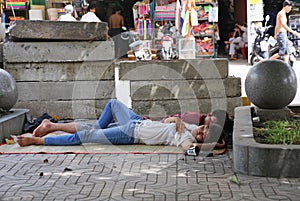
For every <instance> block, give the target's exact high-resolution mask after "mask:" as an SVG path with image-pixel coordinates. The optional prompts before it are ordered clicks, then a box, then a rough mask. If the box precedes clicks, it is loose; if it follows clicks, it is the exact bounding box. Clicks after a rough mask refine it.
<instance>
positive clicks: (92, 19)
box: [80, 1, 101, 22]
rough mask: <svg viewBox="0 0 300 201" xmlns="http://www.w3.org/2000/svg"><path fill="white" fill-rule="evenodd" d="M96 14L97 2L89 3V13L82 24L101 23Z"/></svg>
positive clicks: (82, 18) (82, 19)
mask: <svg viewBox="0 0 300 201" xmlns="http://www.w3.org/2000/svg"><path fill="white" fill-rule="evenodd" d="M95 13H96V2H94V1H93V2H91V3H89V6H88V12H87V13H86V14H84V15H83V16H82V17H81V19H80V21H81V22H101V20H100V19H99V18H98V17H97V15H96V14H95Z"/></svg>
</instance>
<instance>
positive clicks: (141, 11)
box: [133, 2, 152, 40]
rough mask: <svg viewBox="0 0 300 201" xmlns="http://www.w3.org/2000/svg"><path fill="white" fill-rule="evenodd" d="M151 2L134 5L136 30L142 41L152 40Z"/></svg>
mask: <svg viewBox="0 0 300 201" xmlns="http://www.w3.org/2000/svg"><path fill="white" fill-rule="evenodd" d="M150 13H151V9H150V4H149V2H136V3H135V4H134V5H133V16H134V22H135V23H134V24H135V29H136V31H137V32H138V33H139V36H140V39H141V40H148V39H151V35H152V19H151V18H150Z"/></svg>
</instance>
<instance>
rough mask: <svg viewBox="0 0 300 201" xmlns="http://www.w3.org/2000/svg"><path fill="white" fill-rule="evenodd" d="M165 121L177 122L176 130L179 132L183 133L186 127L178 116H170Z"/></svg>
mask: <svg viewBox="0 0 300 201" xmlns="http://www.w3.org/2000/svg"><path fill="white" fill-rule="evenodd" d="M164 123H175V124H176V132H178V133H182V131H183V129H184V128H185V126H184V122H183V121H182V119H180V118H178V117H168V118H166V119H165V120H164Z"/></svg>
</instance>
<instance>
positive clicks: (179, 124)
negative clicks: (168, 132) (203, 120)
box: [175, 118, 185, 133]
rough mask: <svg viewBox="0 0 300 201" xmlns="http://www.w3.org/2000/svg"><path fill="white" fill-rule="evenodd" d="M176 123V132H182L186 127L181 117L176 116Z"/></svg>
mask: <svg viewBox="0 0 300 201" xmlns="http://www.w3.org/2000/svg"><path fill="white" fill-rule="evenodd" d="M175 123H176V132H178V133H182V132H183V130H184V128H185V126H184V124H183V121H182V120H181V119H180V118H176V120H175Z"/></svg>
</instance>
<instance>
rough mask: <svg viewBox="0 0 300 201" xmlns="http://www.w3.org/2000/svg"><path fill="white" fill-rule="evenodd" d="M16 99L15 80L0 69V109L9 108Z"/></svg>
mask: <svg viewBox="0 0 300 201" xmlns="http://www.w3.org/2000/svg"><path fill="white" fill-rule="evenodd" d="M17 100H18V90H17V86H16V81H15V80H14V78H13V77H12V76H11V75H10V74H9V73H8V72H7V71H5V70H3V69H0V109H2V110H6V111H8V110H10V109H11V108H12V107H13V106H14V105H15V104H16V102H17Z"/></svg>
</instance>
